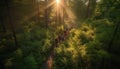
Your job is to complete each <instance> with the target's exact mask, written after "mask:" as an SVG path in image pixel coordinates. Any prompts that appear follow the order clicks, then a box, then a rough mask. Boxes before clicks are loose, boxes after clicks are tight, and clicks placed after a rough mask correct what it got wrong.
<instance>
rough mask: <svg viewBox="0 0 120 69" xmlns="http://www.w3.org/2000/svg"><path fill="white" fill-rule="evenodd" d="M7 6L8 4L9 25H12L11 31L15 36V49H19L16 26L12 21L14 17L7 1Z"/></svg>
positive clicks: (6, 0)
mask: <svg viewBox="0 0 120 69" xmlns="http://www.w3.org/2000/svg"><path fill="white" fill-rule="evenodd" d="M5 4H6V9H7V14H8V19H9V24H10V27H11V31H12V34H13V38H14V42H15V46H16V47H15V49H16V48H17V47H18V43H17V38H16V32H15V26H14V24H13V20H12V17H11V16H12V15H11V11H10V7H9V4H8V0H5Z"/></svg>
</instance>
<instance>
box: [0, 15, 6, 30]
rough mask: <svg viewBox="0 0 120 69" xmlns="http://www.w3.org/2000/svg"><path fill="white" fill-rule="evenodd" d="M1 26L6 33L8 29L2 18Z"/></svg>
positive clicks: (0, 19) (0, 20)
mask: <svg viewBox="0 0 120 69" xmlns="http://www.w3.org/2000/svg"><path fill="white" fill-rule="evenodd" d="M0 24H1V27H2V30H3V32H6V27H5V25H4V22H3V17H0Z"/></svg>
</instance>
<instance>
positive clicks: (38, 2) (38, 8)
mask: <svg viewBox="0 0 120 69" xmlns="http://www.w3.org/2000/svg"><path fill="white" fill-rule="evenodd" d="M39 4H40V1H37V11H38V22H40V7H39V6H40V5H39Z"/></svg>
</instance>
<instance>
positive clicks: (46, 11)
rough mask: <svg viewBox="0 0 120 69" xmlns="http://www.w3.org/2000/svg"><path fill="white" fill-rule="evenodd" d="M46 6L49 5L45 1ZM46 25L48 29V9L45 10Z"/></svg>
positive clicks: (46, 0)
mask: <svg viewBox="0 0 120 69" xmlns="http://www.w3.org/2000/svg"><path fill="white" fill-rule="evenodd" d="M45 5H46V6H47V5H48V0H45ZM45 24H46V28H47V27H48V8H46V9H45Z"/></svg>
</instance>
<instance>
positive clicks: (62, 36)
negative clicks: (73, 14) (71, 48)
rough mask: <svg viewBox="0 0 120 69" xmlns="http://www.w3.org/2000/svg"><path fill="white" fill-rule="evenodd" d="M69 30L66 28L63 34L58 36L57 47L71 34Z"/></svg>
mask: <svg viewBox="0 0 120 69" xmlns="http://www.w3.org/2000/svg"><path fill="white" fill-rule="evenodd" d="M69 30H70V29H69V28H66V29H65V30H64V31H63V32H61V34H59V35H58V36H57V38H56V39H55V45H57V44H58V43H60V42H61V41H64V40H65V39H66V37H67V35H68V33H69Z"/></svg>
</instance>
